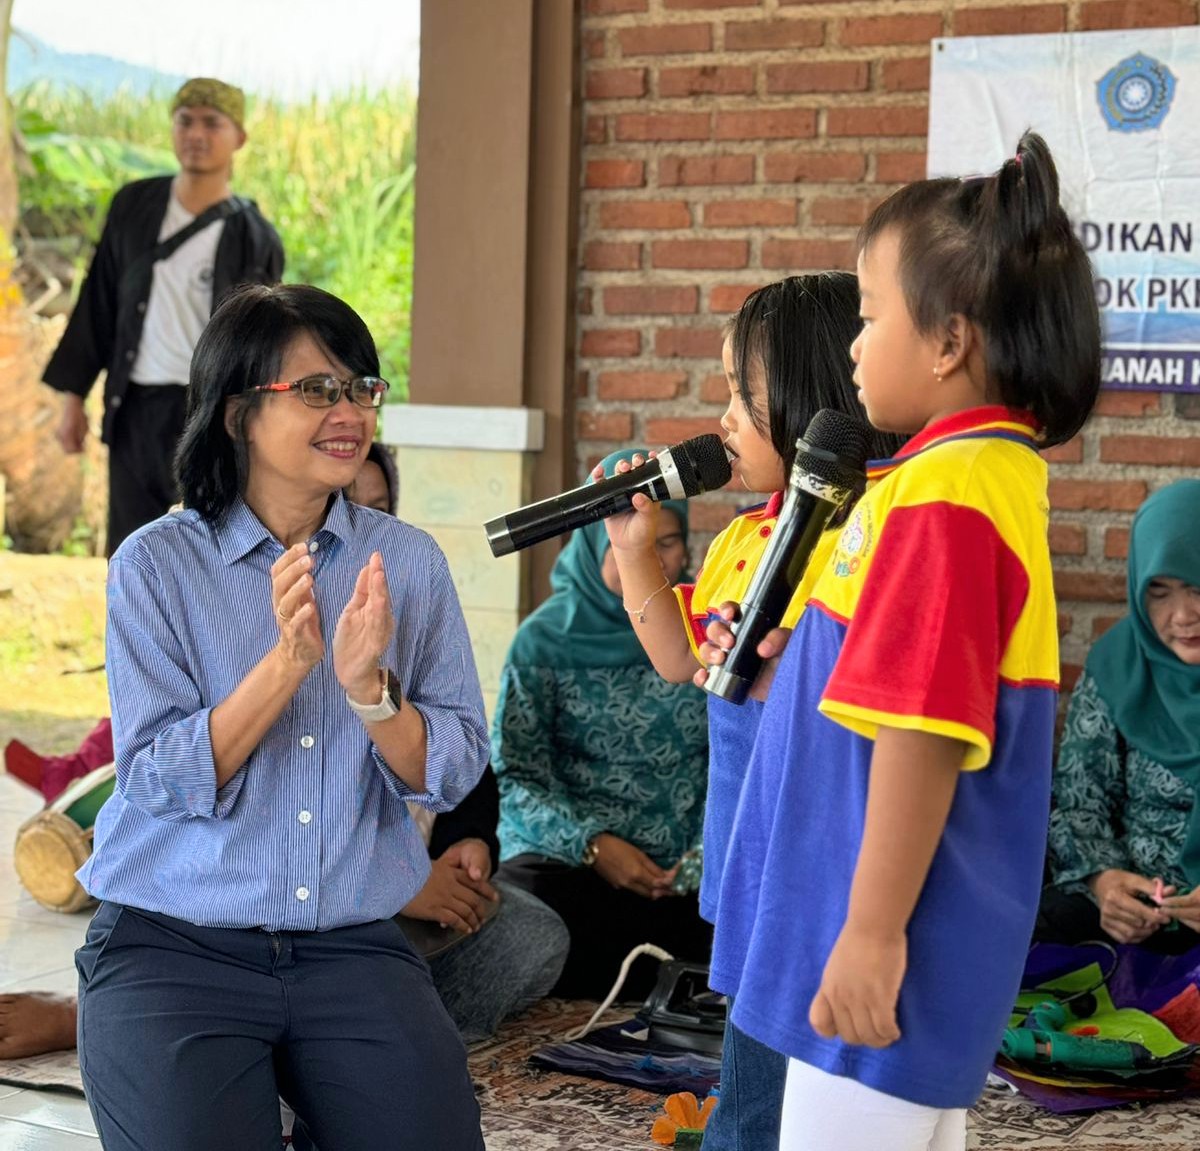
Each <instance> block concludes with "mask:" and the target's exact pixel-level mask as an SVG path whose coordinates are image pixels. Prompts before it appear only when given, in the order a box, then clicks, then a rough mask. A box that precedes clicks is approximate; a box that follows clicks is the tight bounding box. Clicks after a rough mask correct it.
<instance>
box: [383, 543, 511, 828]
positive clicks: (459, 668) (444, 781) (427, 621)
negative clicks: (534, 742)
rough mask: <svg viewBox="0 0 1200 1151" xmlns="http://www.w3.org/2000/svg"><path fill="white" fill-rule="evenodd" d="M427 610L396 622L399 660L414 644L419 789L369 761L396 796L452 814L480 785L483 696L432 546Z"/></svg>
mask: <svg viewBox="0 0 1200 1151" xmlns="http://www.w3.org/2000/svg"><path fill="white" fill-rule="evenodd" d="M427 572H428V588H429V594H428V600H427V603H428V607H427V610H426V611H425V612H423V613H422V618H421V619H419V620H415V619H401V620H400V622H399V625H398V630H397V644H398V648H399V654H400V658H401V659H403V655H404V652H405V649H406V648H407V647H408V645H413V646H414V650H415V656H416V658H415V659H412V660H411V661H405V662H406V663H407V666H408V667H409V675H408V678H407V682H405V683H404V697H405V701H406V703H408V704H411V705H412V706H413V707H415V708H416V709H417V711H419V712H420V713H421V718H422V719H423V720H424V721H425V735H426V740H427V744H426V754H425V790H424V791H421V792H414V791H412V790H411V789H410V788H408V787H407V786H406V785H405V784H404V783H403V782H402V781H401V780H400V779H399V778H398V777H397V775H396V773H395V772H393V771H392V770H391V768H389V767H388V765H387V763H386V762H385V761H384V759H383V757H382V756H381V755H380V754H379V750H378V748H376V747H375V746H374V745H372V747H371V751H372V755H373V756H374V759H375V763H376V765H377V767H378V768H379V770H380V771H381V772H382V773H383V777H384V783H385V786H386V787H387V788H388V790H389V791H390V792H391V793H392V794H393V795H395V796H397V797H398V798H401V799H405V800H412V801H413V802H414V803H417V804H419V805H420V806H422V807H427V808H429V809H430V810H431V811H450V810H451V809H452V808H454V807H455V806H456V805H457V804H458V803H459V802H460V801H461V800H462V799H463V798H465V797H466V796H467V795H468V794H469V793H470V791H471V789H472V788H473V787H474V786H475V785H476V783H478V782H479V777H480V776H481V775H482V774H483V769H484V768H485V767H486V766H487V762H488V752H489V747H488V732H487V724H486V721H485V720H484V714H483V693H482V691H481V689H480V687H479V675H478V673H477V672H476V670H475V660H474V658H473V656H472V654H471V639H470V636H469V635H468V634H467V625H466V621H465V620H464V619H463V613H462V608H461V606H460V605H459V602H458V594H457V593H456V592H455V590H454V583H453V581H452V580H451V578H450V569H449V567H448V566H447V564H446V558H445V556H443V555H442V553H441V551H439V550H438V549H437V548H436V547H431V548H430V551H429V555H428V567H427Z"/></svg>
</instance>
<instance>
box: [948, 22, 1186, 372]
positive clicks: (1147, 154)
mask: <svg viewBox="0 0 1200 1151" xmlns="http://www.w3.org/2000/svg"><path fill="white" fill-rule="evenodd" d="M1026 128H1032V129H1034V131H1036V132H1039V133H1041V135H1042V136H1044V137H1045V139H1046V142H1047V143H1048V144H1049V145H1050V150H1051V151H1052V152H1053V154H1054V158H1055V162H1056V163H1057V165H1058V172H1059V178H1060V180H1061V182H1062V192H1063V203H1064V205H1065V207H1066V209H1067V212H1068V214H1069V215H1070V217H1071V219H1072V221H1073V223H1074V226H1075V230H1076V232H1077V234H1078V235H1079V237H1080V239H1081V240H1082V241H1083V243H1084V246H1085V247H1086V248H1087V250H1088V255H1089V256H1090V257H1091V260H1092V265H1093V267H1094V268H1095V272H1096V294H1097V299H1098V301H1099V304H1100V308H1101V315H1102V317H1103V320H1104V330H1105V357H1104V384H1105V386H1106V387H1110V388H1140V389H1151V390H1154V391H1200V227H1198V224H1200V28H1197V27H1189V28H1158V29H1137V30H1134V31H1121V32H1082V33H1072V34H1064V35H1053V36H978V37H965V38H963V39H948V40H935V41H934V43H933V69H932V76H931V83H930V109H929V161H928V171H929V175H930V176H964V175H970V174H975V173H986V172H992V171H994V170H995V169H996V168H998V167H999V166H1000V164H1001V163H1002V162H1003V160H1004V159H1005V158H1006V157H1008V156H1011V155H1012V154H1013V153H1014V152H1015V150H1016V144H1017V141H1018V139H1020V136H1021V133H1022V132H1023V131H1024V130H1025V129H1026Z"/></svg>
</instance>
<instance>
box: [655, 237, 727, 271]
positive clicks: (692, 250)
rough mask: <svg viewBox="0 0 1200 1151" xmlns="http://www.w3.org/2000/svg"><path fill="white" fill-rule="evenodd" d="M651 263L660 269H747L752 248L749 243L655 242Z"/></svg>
mask: <svg viewBox="0 0 1200 1151" xmlns="http://www.w3.org/2000/svg"><path fill="white" fill-rule="evenodd" d="M650 262H651V263H652V264H653V265H654V267H656V268H744V267H745V266H746V265H747V264H748V263H749V262H750V245H749V243H747V242H746V241H745V240H655V241H654V243H653V244H651V245H650Z"/></svg>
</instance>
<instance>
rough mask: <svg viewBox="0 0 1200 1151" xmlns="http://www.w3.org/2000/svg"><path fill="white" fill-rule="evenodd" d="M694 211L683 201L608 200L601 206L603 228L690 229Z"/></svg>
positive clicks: (601, 224) (601, 225)
mask: <svg viewBox="0 0 1200 1151" xmlns="http://www.w3.org/2000/svg"><path fill="white" fill-rule="evenodd" d="M691 226H692V210H691V209H690V208H689V207H688V206H687V204H685V203H684V202H683V201H682V200H608V201H605V202H604V203H603V204H601V205H600V227H602V228H690V227H691Z"/></svg>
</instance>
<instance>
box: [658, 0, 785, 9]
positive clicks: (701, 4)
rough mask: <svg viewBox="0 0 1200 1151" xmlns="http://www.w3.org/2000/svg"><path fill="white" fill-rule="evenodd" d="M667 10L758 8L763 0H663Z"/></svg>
mask: <svg viewBox="0 0 1200 1151" xmlns="http://www.w3.org/2000/svg"><path fill="white" fill-rule="evenodd" d="M663 2H664V6H665V7H666V9H667V11H671V10H672V9H679V8H757V7H758V5H759V4H760V3H761V2H762V0H663Z"/></svg>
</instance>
